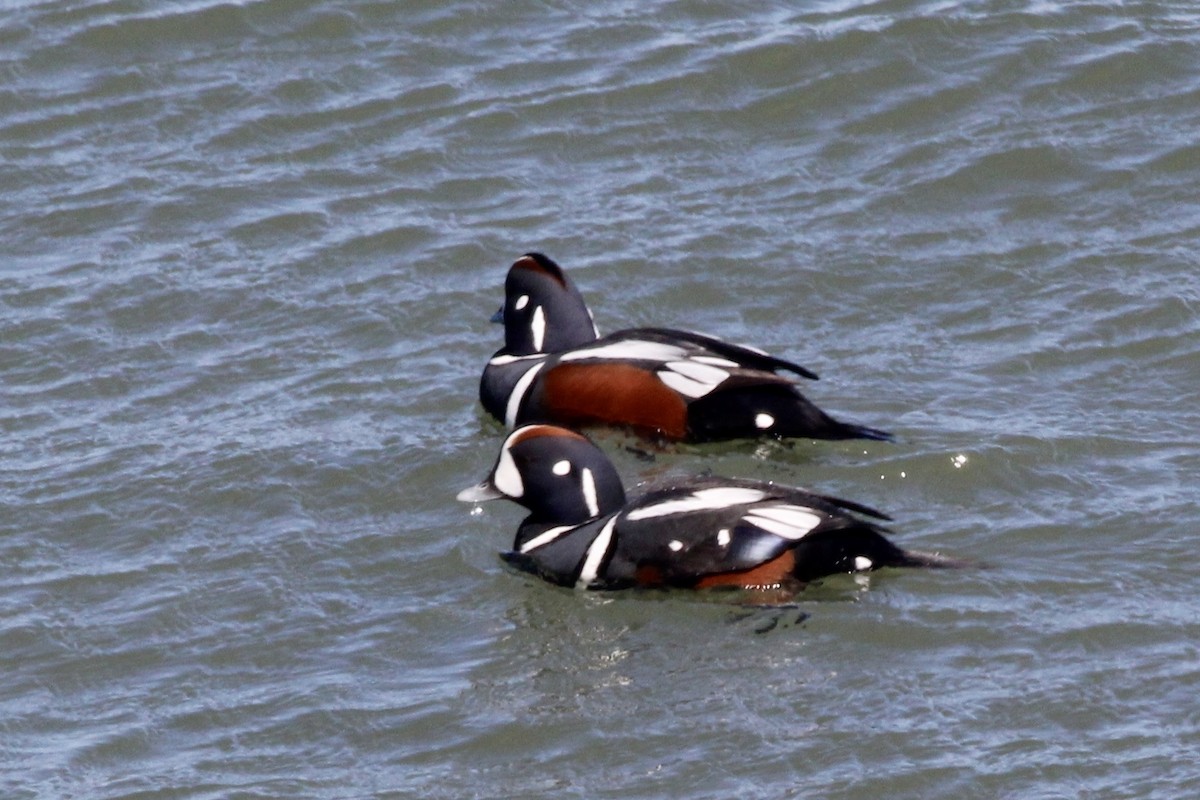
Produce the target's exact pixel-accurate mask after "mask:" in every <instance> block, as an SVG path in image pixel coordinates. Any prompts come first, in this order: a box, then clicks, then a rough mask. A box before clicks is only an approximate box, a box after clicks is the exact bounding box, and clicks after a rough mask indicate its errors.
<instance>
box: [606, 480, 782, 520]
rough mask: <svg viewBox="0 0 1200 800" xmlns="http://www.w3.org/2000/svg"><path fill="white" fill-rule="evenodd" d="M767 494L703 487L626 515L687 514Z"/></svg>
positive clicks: (738, 487)
mask: <svg viewBox="0 0 1200 800" xmlns="http://www.w3.org/2000/svg"><path fill="white" fill-rule="evenodd" d="M764 497H766V495H765V494H764V493H762V492H760V491H759V490H758V489H746V488H743V487H740V486H719V487H717V488H715V489H701V490H700V491H698V492H693V493H692V494H690V495H688V496H686V497H681V498H679V499H678V500H667V501H665V502H662V503H655V504H654V505H652V506H646V507H645V508H636V509H634V510H633V511H630V512H629V513H628V514H626V515H625V517H626V519H629V520H639V519H650V518H652V517H665V516H666V515H668V514H687V513H690V512H693V511H707V510H711V509H715V508H729V507H730V506H737V505H744V504H746V503H756V502H758V501H759V500H762V499H763V498H764Z"/></svg>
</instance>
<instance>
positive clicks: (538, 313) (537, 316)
mask: <svg viewBox="0 0 1200 800" xmlns="http://www.w3.org/2000/svg"><path fill="white" fill-rule="evenodd" d="M529 330H530V332H531V333H532V334H533V349H534V350H536V351H538V352H539V353H540V352H542V342H544V341H546V313H545V312H544V311H542V307H541V306H538V307H537V308H535V309H534V310H533V319H532V320H530V321H529Z"/></svg>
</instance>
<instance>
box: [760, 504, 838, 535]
mask: <svg viewBox="0 0 1200 800" xmlns="http://www.w3.org/2000/svg"><path fill="white" fill-rule="evenodd" d="M742 519H743V520H744V521H746V522H749V523H750V524H751V525H753V526H755V527H756V528H762V529H763V530H764V531H767V532H768V533H773V534H775V535H776V536H782V537H783V538H784V539H793V540H795V539H801V538H803V537H804V536H805V535H806V534H808V533H810V532H811V531H812V530H813V529H814V528H816V527H817V526H818V525H820V524H821V517H820V515H819V514H817V513H815V512H814V511H813V510H812V509H811V508H805V507H803V506H766V507H765V508H755V509H753V510H751V511H750V513H749V514H747V515H746V516H744V517H742Z"/></svg>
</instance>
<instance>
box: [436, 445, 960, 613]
mask: <svg viewBox="0 0 1200 800" xmlns="http://www.w3.org/2000/svg"><path fill="white" fill-rule="evenodd" d="M501 497H507V498H508V499H510V500H514V501H516V502H517V503H519V504H520V505H522V506H524V507H525V508H527V509H529V512H530V513H529V516H527V517H526V518H525V520H524V521H523V522H522V523H521V526H520V528H518V529H517V536H516V540H515V542H514V543H513V549H512V551H511V552H508V553H504V554H503V558H504V559H505V560H506V561H508V562H509V563H511V564H513V565H514V566H516V567H518V568H520V569H523V570H526V571H528V572H532V573H534V574H536V575H539V576H541V577H542V578H544V579H545V580H547V581H550V582H551V583H555V584H559V585H561V586H574V587H577V588H581V589H624V588H629V587H635V586H638V587H680V588H690V589H708V588H713V587H722V586H724V587H741V588H744V589H759V590H781V589H782V590H790V591H795V590H797V589H799V588H802V586H803V585H804V584H805V583H806V582H808V581H811V580H814V579H816V578H820V577H822V576H825V575H831V574H835V573H841V572H862V571H866V570H873V569H877V568H879V567H951V566H961V565H962V564H960V563H959V562H956V561H954V560H953V559H949V558H946V557H944V556H940V555H936V554H930V553H921V552H916V551H911V550H902V549H900V548H899V547H897V546H896V545H894V544H892V543H891V542H889V541H888V540H887V538H885V536H884V535H883V534H884V531H885V530H886V529H885V528H883V527H881V526H880V525H878V524H876V523H874V522H869V521H867V520H865V519H862V517H873V518H875V519H878V520H888V519H889V517H887V516H886V515H884V514H882V513H880V512H878V511H876V510H874V509H872V508H869V507H867V506H864V505H860V504H858V503H853V502H850V501H848V500H841V499H839V498H836V497H829V496H825V495H819V494H814V493H812V492H809V491H806V490H804V489H798V488H793V487H789V486H779V485H777V484H774V483H767V482H763V481H753V480H738V479H730V478H716V477H698V478H690V479H686V480H681V481H678V482H675V483H673V484H671V485H669V486H665V487H660V488H657V489H653V490H651V491H650V492H649V493H647V494H645V495H643V496H642V497H639V498H637V499H635V500H632V501H626V499H625V491H624V489H623V488H622V486H621V478H620V476H618V475H617V471H616V469H615V468H614V467H613V465H612V462H610V461H609V460H608V458H607V457H605V455H604V453H602V452H601V451H600V449H599V448H597V447H596V446H595V445H594V444H593V443H592V442H591V440H589V439H587V438H586V437H584V436H583V435H581V434H579V433H576V432H574V431H570V430H567V429H565V428H560V427H558V426H553V425H525V426H522V427H520V428H517V430H515V431H513V432H512V433H511V434H509V435H508V438H507V439H505V441H504V444H503V446H502V447H501V448H500V456H499V458H498V459H497V461H496V465H495V466H494V467H493V468H492V471H491V473H490V474H489V475H488V477H487V479H486V480H484V481H483V482H482V483H480V484H479V485H478V486H473V487H471V488H469V489H464V490H463V491H462V492H459V494H458V499H459V500H462V501H464V502H481V501H484V500H493V499H497V498H501Z"/></svg>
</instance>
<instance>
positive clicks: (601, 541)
mask: <svg viewBox="0 0 1200 800" xmlns="http://www.w3.org/2000/svg"><path fill="white" fill-rule="evenodd" d="M616 525H617V518H616V516H615V515H614V516H613V518H612V519H610V520H609V521H608V522H606V523H604V527H603V528H601V529H600V533H598V534H596V538H595V539H593V540H592V543H591V544H590V545H588V549H587V556H586V557H585V558H584V559H583V566H582V567H581V568H580V570H579V580H577V581H576V582H575V588H576V589H586V588H587V587H588V586H590V585H591V583H592V581H594V580H596V575H597V574H598V573H599V572H600V562H602V561H604V556H605V555H607V554H608V546H609V543H611V542H612V535H613V528H615V527H616Z"/></svg>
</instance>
